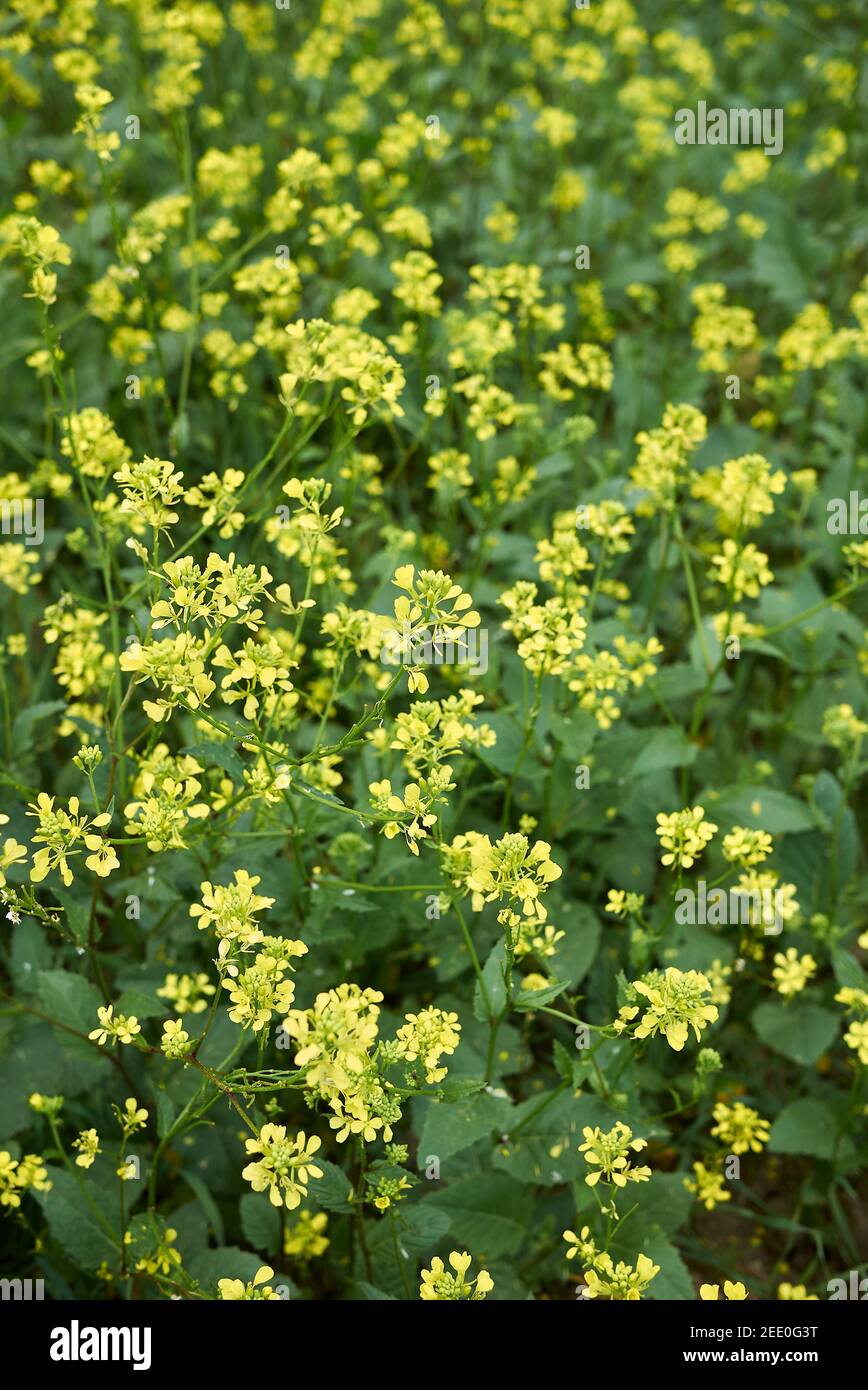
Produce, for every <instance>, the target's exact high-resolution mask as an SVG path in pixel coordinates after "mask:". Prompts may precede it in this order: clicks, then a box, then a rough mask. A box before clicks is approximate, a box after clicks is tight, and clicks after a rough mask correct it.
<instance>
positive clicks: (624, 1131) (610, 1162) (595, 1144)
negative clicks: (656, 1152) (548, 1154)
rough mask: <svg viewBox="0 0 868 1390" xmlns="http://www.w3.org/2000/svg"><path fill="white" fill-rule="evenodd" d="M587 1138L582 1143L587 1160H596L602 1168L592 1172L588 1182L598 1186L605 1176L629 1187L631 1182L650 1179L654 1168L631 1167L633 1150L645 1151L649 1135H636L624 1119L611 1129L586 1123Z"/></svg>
mask: <svg viewBox="0 0 868 1390" xmlns="http://www.w3.org/2000/svg"><path fill="white" fill-rule="evenodd" d="M582 1134H583V1135H584V1139H585V1142H584V1144H580V1145H579V1153H583V1154H584V1155H585V1162H586V1163H587V1164H589V1165H591V1164H593V1165H594V1166H595V1167H596V1168H598V1169H599V1171H598V1172H592V1173H588V1175H587V1177H586V1178H585V1182H586V1183H587V1184H588V1187H594V1186H595V1185H596V1184H597V1183H598V1182H599V1181H600V1179H601V1178H602V1179H603V1180H604V1181H605V1182H611V1183H614V1184H615V1186H616V1187H626V1186H627V1183H628V1182H648V1181H649V1179H650V1177H651V1169H650V1168H648V1167H645V1166H640V1167H638V1168H633V1167H631V1159H630V1154H631V1152H633V1153H641V1151H642V1149H647V1147H648V1140H647V1139H634V1138H633V1131H632V1130H631V1129H629V1128H628V1126H627V1125H625V1124H624V1123H623V1122H622V1121H621V1120H618V1121H617V1123H616V1124H615V1126H614V1128H613V1129H610V1130H609V1131H608V1132H607V1133H604V1131H603V1130H601V1129H599V1128H598V1127H597V1128H594V1129H591V1128H590V1126H589V1125H586V1126H585V1128H584V1129H583V1130H582Z"/></svg>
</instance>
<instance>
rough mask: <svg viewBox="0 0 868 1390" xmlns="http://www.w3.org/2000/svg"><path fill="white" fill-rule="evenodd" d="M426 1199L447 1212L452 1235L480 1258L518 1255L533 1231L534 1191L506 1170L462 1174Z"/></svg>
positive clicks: (429, 1204) (436, 1207)
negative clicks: (472, 1174) (531, 1223)
mask: <svg viewBox="0 0 868 1390" xmlns="http://www.w3.org/2000/svg"><path fill="white" fill-rule="evenodd" d="M426 1202H427V1205H428V1206H429V1207H434V1208H435V1209H438V1210H440V1211H443V1212H445V1213H446V1215H447V1216H448V1217H449V1231H450V1233H451V1235H452V1236H453V1237H454V1238H455V1240H456V1241H458V1242H460V1243H461V1246H462V1248H466V1249H468V1250H472V1251H473V1253H474V1256H475V1257H476V1258H478V1259H482V1258H485V1259H486V1260H488V1259H493V1258H496V1257H498V1256H500V1255H515V1254H517V1253H518V1251H519V1250H520V1249H521V1247H522V1245H523V1244H524V1243H525V1242H526V1241H527V1240H528V1239H529V1238H530V1235H531V1232H530V1218H531V1212H532V1210H533V1194H532V1192H531V1190H530V1188H528V1187H527V1186H526V1185H524V1184H522V1183H519V1182H516V1181H515V1180H514V1179H513V1178H510V1177H507V1175H506V1174H505V1173H493V1174H486V1175H484V1176H482V1177H472V1178H460V1179H459V1180H458V1181H457V1182H453V1183H450V1184H449V1186H448V1187H446V1188H444V1189H443V1190H442V1191H440V1192H432V1193H431V1195H430V1196H429V1197H428V1198H427V1199H426Z"/></svg>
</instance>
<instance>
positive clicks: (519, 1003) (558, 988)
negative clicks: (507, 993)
mask: <svg viewBox="0 0 868 1390" xmlns="http://www.w3.org/2000/svg"><path fill="white" fill-rule="evenodd" d="M568 986H569V981H568V980H553V981H552V983H551V984H548V985H546V986H545V988H544V989H522V990H519V992H518V993H517V994H516V996H515V998H514V999H513V1001H512V1007H513V1008H514V1009H515V1011H516V1013H520V1014H522V1013H530V1012H531V1011H532V1010H533V1009H540V1008H542V1007H543V1005H544V1004H548V1003H549V1001H550V1000H551V999H557V997H558V995H559V994H563V992H564V990H565V989H567V988H568Z"/></svg>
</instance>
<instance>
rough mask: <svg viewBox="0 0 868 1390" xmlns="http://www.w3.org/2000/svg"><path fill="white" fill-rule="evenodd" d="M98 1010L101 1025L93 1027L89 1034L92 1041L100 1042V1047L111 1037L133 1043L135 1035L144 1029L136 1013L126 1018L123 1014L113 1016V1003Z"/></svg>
mask: <svg viewBox="0 0 868 1390" xmlns="http://www.w3.org/2000/svg"><path fill="white" fill-rule="evenodd" d="M96 1012H97V1017H98V1018H99V1021H100V1026H99V1028H94V1029H92V1031H91V1032H90V1033H88V1035H87V1036H88V1037H89V1038H90V1039H91V1041H93V1042H97V1043H99V1045H100V1047H103V1046H104V1045H105V1043H107V1042H108V1041H109V1039H111V1041H113V1042H114V1041H117V1042H120V1043H125V1044H128V1043H131V1042H132V1040H133V1038H134V1037H135V1035H136V1034H137V1033H141V1031H142V1025H141V1024H140V1023H139V1020H138V1019H137V1018H136V1017H135V1015H132V1016H131V1017H130V1018H125V1017H124V1015H123V1014H118V1016H117V1018H115V1017H113V1013H114V1005H113V1004H109V1005H108V1006H106V1007H103V1008H99V1009H97V1011H96Z"/></svg>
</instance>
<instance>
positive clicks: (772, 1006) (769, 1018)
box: [751, 1001, 838, 1067]
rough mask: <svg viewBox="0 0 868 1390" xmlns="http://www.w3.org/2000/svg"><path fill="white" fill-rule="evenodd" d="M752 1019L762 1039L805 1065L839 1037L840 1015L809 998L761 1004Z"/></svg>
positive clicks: (810, 1064) (820, 1054)
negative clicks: (785, 1002)
mask: <svg viewBox="0 0 868 1390" xmlns="http://www.w3.org/2000/svg"><path fill="white" fill-rule="evenodd" d="M751 1021H752V1022H753V1026H754V1029H755V1031H756V1034H757V1037H758V1038H759V1039H760V1041H761V1042H764V1043H765V1044H766V1046H767V1047H771V1048H774V1050H775V1052H780V1053H782V1054H783V1056H784V1057H789V1058H790V1059H791V1060H792V1061H794V1062H798V1063H799V1065H800V1066H803V1067H812V1066H813V1065H814V1063H815V1062H816V1061H817V1060H818V1059H819V1058H820V1057H821V1056H822V1055H823V1053H824V1052H825V1051H826V1049H827V1048H828V1047H831V1045H832V1043H833V1042H834V1041H835V1039H836V1037H837V1036H838V1015H837V1014H834V1013H832V1012H831V1011H830V1010H829V1009H823V1008H821V1007H820V1005H819V1004H810V1003H808V1002H807V1001H805V1002H804V1003H795V1004H783V1003H780V1004H779V1003H777V1002H776V1001H770V1002H769V1003H767V1004H760V1005H759V1006H758V1007H757V1008H756V1009H754V1011H753V1014H752V1015H751Z"/></svg>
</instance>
